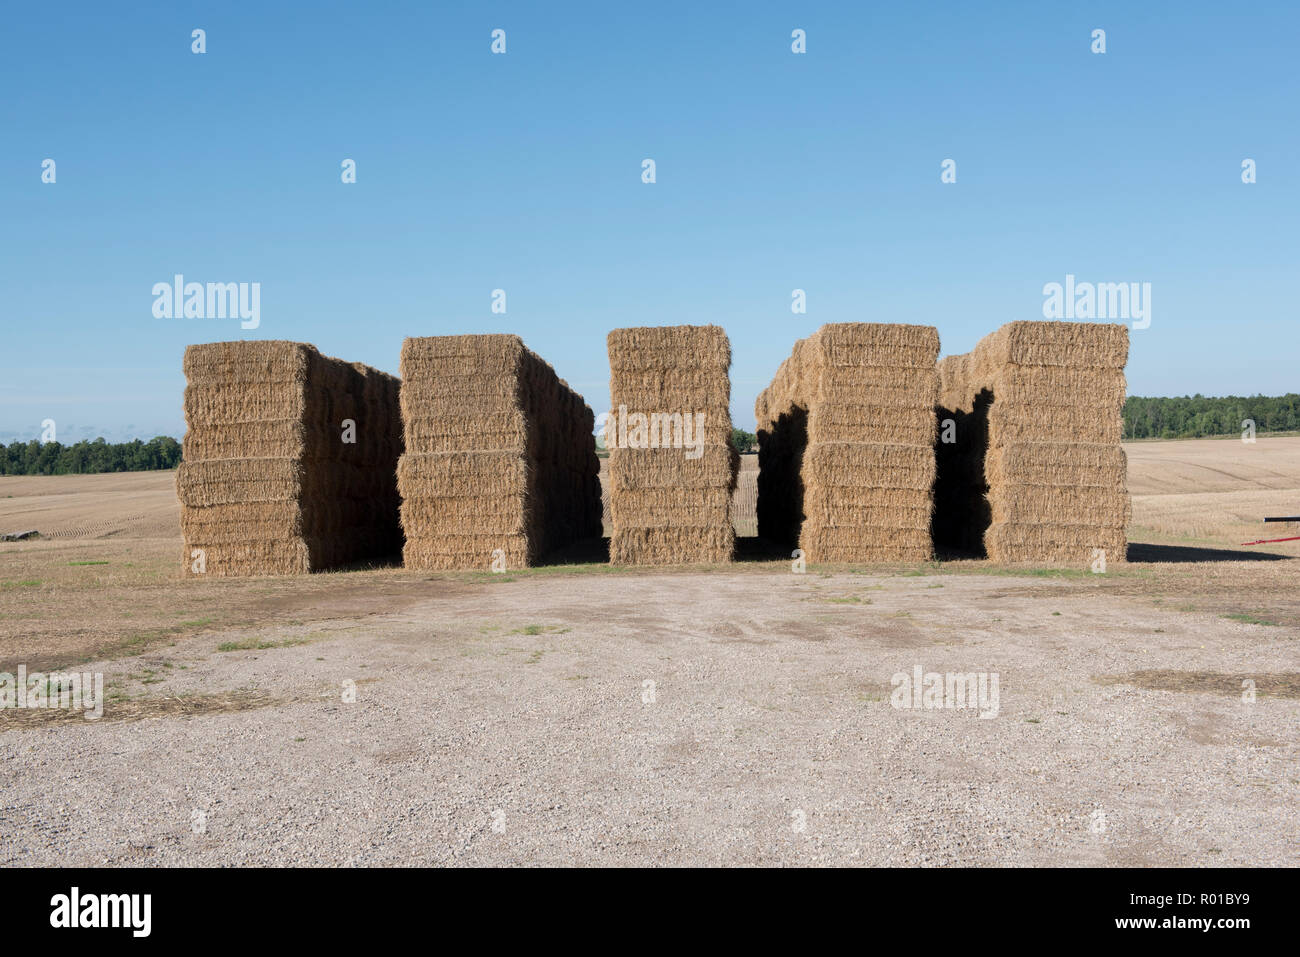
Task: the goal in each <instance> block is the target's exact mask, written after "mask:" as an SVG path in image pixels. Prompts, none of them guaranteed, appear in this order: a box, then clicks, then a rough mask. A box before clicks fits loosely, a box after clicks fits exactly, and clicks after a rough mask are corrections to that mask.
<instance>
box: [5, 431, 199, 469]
mask: <svg viewBox="0 0 1300 957" xmlns="http://www.w3.org/2000/svg"><path fill="white" fill-rule="evenodd" d="M180 461H181V444H180V443H179V442H177V441H176V440H175V439H173V438H172V437H171V436H169V435H160V436H157V437H156V438H152V439H150V440H149V441H148V442H141V441H140V440H139V439H135V440H133V441H131V442H106V441H104V439H102V438H98V439H95V441H93V442H87V441H86V440H85V439H83V440H82V441H80V442H76V443H74V444H73V445H63V444H62V443H60V442H38V441H36V440H35V439H32V440H31V441H30V442H14V443H12V444H11V445H7V446H6V445H0V475H80V474H87V473H91V472H147V471H152V470H154V469H174V468H176V466H177V465H179V464H180Z"/></svg>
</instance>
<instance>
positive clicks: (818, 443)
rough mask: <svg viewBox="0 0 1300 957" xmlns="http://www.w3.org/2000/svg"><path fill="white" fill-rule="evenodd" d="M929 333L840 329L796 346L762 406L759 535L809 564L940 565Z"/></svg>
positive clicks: (882, 327)
mask: <svg viewBox="0 0 1300 957" xmlns="http://www.w3.org/2000/svg"><path fill="white" fill-rule="evenodd" d="M938 353H939V334H938V332H937V331H936V330H935V329H933V328H932V327H929V326H910V325H896V324H884V323H836V324H831V325H825V326H822V327H821V328H820V329H818V330H817V332H815V333H814V334H813V335H811V336H809V337H808V338H807V339H801V340H800V341H798V342H797V343H795V346H794V349H793V351H792V352H791V354H790V357H789V358H788V359H786V361H785V362H783V363H782V364H781V367H780V368H779V369H778V370H777V373H776V376H775V377H774V378H773V380H772V384H771V385H770V386H769V387H768V388H767V389H766V390H764V391H763V392H762V393H761V394H760V395H759V397H758V400H757V401H756V403H755V406H754V412H755V416H756V418H757V420H758V440H759V451H758V456H759V458H758V461H759V474H758V533H759V535H760V536H762V537H764V538H767V539H769V540H771V541H774V542H781V543H786V544H789V545H792V546H793V545H795V544H797V545H798V546H799V548H801V549H803V552H804V557H805V558H806V559H807V560H808V561H810V562H895V561H922V560H925V559H928V558H930V557H931V554H932V548H931V542H930V514H931V509H932V487H933V484H934V476H935V459H934V455H935V453H934V437H935V418H934V407H935V401H936V396H937V389H938V376H937V371H936V368H935V360H936V359H937V357H938Z"/></svg>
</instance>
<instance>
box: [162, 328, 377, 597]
mask: <svg viewBox="0 0 1300 957" xmlns="http://www.w3.org/2000/svg"><path fill="white" fill-rule="evenodd" d="M184 369H185V377H186V387H185V400H184V406H185V420H186V433H185V439H184V442H183V445H182V462H181V465H180V468H179V469H178V471H177V475H176V491H177V495H178V497H179V498H180V502H181V532H182V536H183V538H184V540H185V553H184V561H183V567H184V569H185V573H186V574H187V575H190V576H195V577H198V576H203V575H214V576H231V575H291V574H303V573H306V572H313V571H320V570H323V569H326V568H335V567H339V566H343V565H349V564H355V563H358V562H365V561H373V560H383V559H386V558H390V557H393V556H396V555H397V553H399V552H400V551H401V545H402V538H401V527H400V525H399V524H398V514H397V506H398V499H397V458H398V456H399V455H400V454H401V423H400V419H399V416H398V382H397V379H396V378H395V377H393V376H391V375H388V374H387V373H384V372H379V371H378V370H376V369H371V368H370V367H368V366H364V365H361V364H359V363H348V362H344V361H343V360H341V359H333V358H330V357H328V356H323V355H321V354H320V352H318V351H317V350H316V348H315V346H312V345H308V344H306V343H302V342H286V341H276V340H268V341H241V342H215V343H208V344H204V345H194V346H189V347H188V348H187V349H186V350H185V358H184ZM196 552H197V554H196Z"/></svg>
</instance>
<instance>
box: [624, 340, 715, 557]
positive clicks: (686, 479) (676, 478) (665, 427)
mask: <svg viewBox="0 0 1300 957" xmlns="http://www.w3.org/2000/svg"><path fill="white" fill-rule="evenodd" d="M607 343H608V346H609V368H610V382H609V391H610V400H611V405H612V407H613V408H612V409H611V410H610V416H609V421H608V423H607V424H606V426H605V447H606V448H608V449H609V489H610V519H611V524H612V529H613V531H612V534H611V536H610V548H609V553H610V561H611V562H613V563H614V564H616V565H676V564H695V563H716V562H729V561H731V559H732V554H733V552H734V550H735V543H736V535H735V531H734V529H733V527H732V524H731V496H732V492H733V491H734V490H735V488H736V475H737V472H738V471H739V468H740V456H739V454H738V453H737V452H736V450H735V448H734V447H733V445H732V443H731V409H730V403H731V379H730V376H729V370H730V368H731V344H730V343H729V342H728V341H727V334H726V332H724V331H723V330H722V329H721V328H720V327H719V326H645V327H639V328H632V329H615V330H614V331H613V332H611V333H610V334H609V337H608V339H607Z"/></svg>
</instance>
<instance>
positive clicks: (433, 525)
mask: <svg viewBox="0 0 1300 957" xmlns="http://www.w3.org/2000/svg"><path fill="white" fill-rule="evenodd" d="M401 372H402V388H401V410H402V426H403V429H404V430H405V437H406V451H405V454H404V455H403V456H402V459H401V462H400V464H399V466H398V470H397V481H398V486H399V489H400V492H401V501H402V504H401V518H402V527H403V529H404V530H405V532H406V546H405V549H404V551H403V558H404V561H405V563H406V565H407V566H408V567H411V568H428V569H480V570H484V571H486V570H488V569H490V568H493V567H496V568H524V567H528V566H530V565H535V564H537V562H538V561H539V560H540V559H541V558H542V557H543V556H544V555H545V554H546V553H548V552H550V551H553V550H554V549H556V548H561V547H563V546H566V545H569V544H571V543H573V542H576V541H581V540H583V539H586V538H592V537H596V536H599V535H600V513H601V500H600V480H599V470H600V462H599V460H598V459H597V458H596V440H595V435H594V429H595V417H594V416H593V415H592V412H591V409H589V408H588V407H587V405H586V403H584V402H583V401H582V397H581V396H579V395H578V394H577V393H575V392H573V391H572V390H571V389H570V388H569V386H568V384H567V383H566V382H565V381H564V380H563V379H561V378H559V377H558V376H556V374H555V370H554V369H552V368H551V367H550V365H548V364H547V363H546V362H544V361H543V360H542V359H541V358H539V357H538V356H537V355H536V354H534V353H533V352H531V351H530V350H529V349H528V348H527V347H526V346H525V345H524V343H523V340H521V339H520V338H519V337H518V336H513V335H461V336H432V337H423V338H409V339H407V340H405V341H404V342H403V343H402V366H401ZM494 562H495V566H494ZM502 562H504V565H503V564H502Z"/></svg>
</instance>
